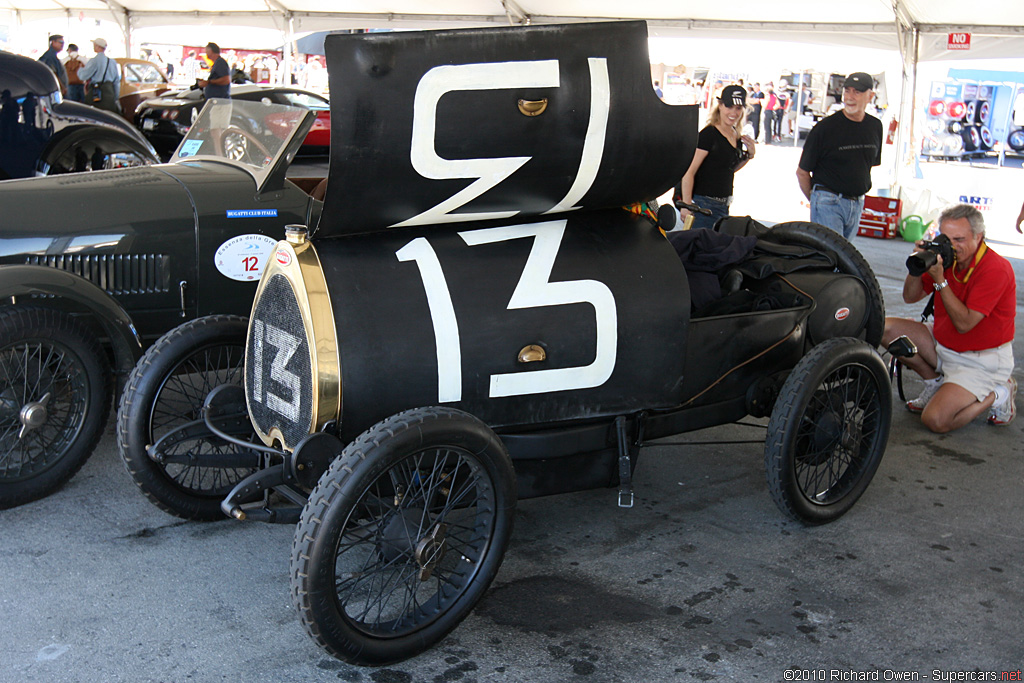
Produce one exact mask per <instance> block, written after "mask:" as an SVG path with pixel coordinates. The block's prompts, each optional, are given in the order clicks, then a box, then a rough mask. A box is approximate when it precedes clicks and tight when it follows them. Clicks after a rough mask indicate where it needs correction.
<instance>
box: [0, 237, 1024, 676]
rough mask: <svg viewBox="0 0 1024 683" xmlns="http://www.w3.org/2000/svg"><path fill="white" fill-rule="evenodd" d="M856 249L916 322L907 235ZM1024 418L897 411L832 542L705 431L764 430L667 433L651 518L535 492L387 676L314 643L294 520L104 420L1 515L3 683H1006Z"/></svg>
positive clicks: (1014, 659)
mask: <svg viewBox="0 0 1024 683" xmlns="http://www.w3.org/2000/svg"><path fill="white" fill-rule="evenodd" d="M855 243H856V245H857V246H858V247H859V248H860V249H861V250H862V251H863V252H864V254H865V255H866V257H867V259H868V260H869V262H870V263H871V264H872V266H873V267H874V269H875V271H876V274H877V275H878V277H879V280H880V282H881V284H882V287H883V291H884V294H885V298H886V303H887V306H888V309H889V312H890V313H891V314H899V315H916V313H917V309H918V307H917V306H914V307H908V306H904V305H903V304H902V303H900V302H899V292H900V288H901V286H902V281H903V273H904V267H903V261H904V259H905V257H906V255H907V254H908V253H909V247H908V245H906V244H905V243H902V242H896V241H882V240H871V239H866V238H857V239H856V242H855ZM995 248H996V249H997V250H998V249H999V245H998V244H997V245H995ZM1013 264H1014V268H1015V270H1016V273H1017V279H1018V293H1019V294H1018V308H1019V307H1020V306H1019V302H1020V297H1021V296H1022V295H1024V287H1022V284H1024V283H1021V277H1022V275H1024V262H1022V261H1019V260H1015V261H1013ZM1015 347H1016V352H1017V354H1016V355H1017V358H1018V359H1020V358H1024V349H1022V348H1021V342H1019V341H1018V342H1017V343H1016V344H1015ZM1017 374H1018V378H1019V379H1021V380H1024V373H1022V371H1021V369H1020V368H1018V370H1017ZM1022 384H1024V382H1022ZM909 388H910V390H911V392H913V391H914V390H915V386H913V385H912V386H910V387H909ZM1021 400H1022V399H1021V398H1018V401H1021ZM748 422H751V423H754V424H755V425H758V424H759V425H763V424H764V423H765V421H764V420H748ZM1022 426H1024V419H1022V420H1018V421H1016V422H1015V423H1013V424H1012V425H1010V426H1009V427H1006V428H993V427H990V426H988V425H986V424H983V423H982V422H978V423H975V424H972V425H969V426H967V427H965V428H964V429H962V430H960V431H958V432H955V433H952V434H949V435H945V436H936V435H933V434H931V433H929V432H928V431H926V430H925V429H924V428H923V427H922V426H921V424H920V421H919V419H918V418H917V417H916V416H913V415H911V414H909V413H907V412H906V411H904V410H902V409H897V410H896V411H895V415H894V419H893V425H892V434H891V437H890V439H889V445H888V450H887V452H886V456H885V458H884V459H883V460H882V463H881V466H880V468H879V470H878V473H877V474H876V476H875V478H874V481H873V482H872V484H871V486H870V487H869V488H868V490H867V491H866V493H865V494H864V496H863V497H862V498H861V500H860V501H859V502H858V503H857V505H856V506H855V507H854V508H853V509H852V510H851V511H850V512H849V513H848V514H847V515H846V516H844V517H843V518H842V519H840V520H838V521H837V522H835V523H833V524H830V525H826V526H823V527H813V528H810V527H804V526H802V525H801V524H799V523H797V522H794V521H791V520H789V519H788V518H787V517H785V516H784V515H783V514H782V513H781V512H780V511H779V510H778V509H777V508H776V507H775V505H774V504H773V503H772V500H771V498H770V496H769V494H768V491H767V486H766V483H765V478H764V466H763V453H762V450H763V449H762V446H761V444H760V443H739V444H717V445H716V444H708V443H705V442H709V441H748V440H753V441H757V442H760V441H762V440H763V439H764V434H765V432H764V429H763V428H762V427H760V426H738V425H731V426H725V427H718V428H714V429H709V430H704V431H700V432H694V433H691V434H687V435H685V436H683V437H678V438H674V439H671V441H672V442H673V443H674V444H675V445H662V446H658V445H651V446H649V447H646V448H644V449H643V451H642V452H641V456H640V462H639V466H638V468H637V472H636V479H635V490H636V505H635V507H633V508H632V509H620V508H618V507H616V505H615V499H616V496H615V492H614V491H613V490H607V489H602V490H594V491H587V492H581V493H574V494H566V495H560V496H553V497H548V498H541V499H534V500H526V501H522V502H521V503H520V504H519V506H518V508H517V510H516V513H515V531H514V534H513V537H512V541H511V546H510V548H509V550H508V553H507V554H506V557H505V561H504V564H503V565H502V568H501V570H500V572H499V573H498V576H497V578H496V580H495V582H494V584H493V585H492V587H491V589H490V590H489V592H488V593H487V594H486V595H485V596H484V598H483V599H482V601H481V602H480V603H479V605H478V606H477V608H476V609H475V610H474V611H473V613H472V614H471V615H470V616H469V617H468V618H467V619H466V620H465V621H464V622H463V623H462V624H461V625H460V626H459V627H458V628H457V629H456V630H455V631H454V632H453V633H452V634H450V635H449V636H448V637H447V638H445V639H444V640H443V641H442V642H441V643H440V644H438V645H437V646H435V647H434V648H432V649H430V650H428V651H427V652H426V653H424V654H422V655H420V656H418V657H415V658H413V659H411V660H408V661H405V662H402V663H399V664H395V665H391V666H387V667H383V668H378V669H371V668H359V667H353V666H349V665H346V664H342V663H341V662H338V661H336V660H334V659H332V658H331V657H329V656H327V655H326V654H324V653H323V652H322V651H321V650H319V649H318V648H317V646H316V645H315V644H314V643H313V641H312V640H311V639H310V638H308V637H307V636H306V634H305V632H304V631H303V629H302V627H301V625H300V623H299V619H298V613H297V612H296V610H295V608H294V607H293V606H292V602H291V597H290V594H289V569H288V562H289V557H290V548H291V543H292V537H293V532H294V528H293V527H291V526H270V525H263V524H260V523H255V522H237V521H233V520H227V519H225V520H223V521H219V522H213V523H195V522H184V521H182V520H179V519H177V518H174V517H171V516H169V515H167V514H165V513H163V512H161V511H159V510H157V509H156V508H155V507H153V506H152V505H151V504H150V503H148V502H147V501H146V499H145V498H144V497H143V496H142V495H141V493H140V492H139V491H138V490H137V489H136V488H135V485H134V484H133V483H132V482H131V480H130V479H129V477H128V475H127V473H126V472H125V470H124V467H123V466H122V464H121V462H120V458H119V456H118V454H117V451H116V445H115V441H114V437H113V427H112V425H108V427H107V431H106V434H105V436H104V439H103V441H102V442H101V444H100V447H99V448H98V450H97V451H96V453H95V454H94V456H93V457H92V458H91V460H90V461H89V462H88V463H87V464H86V466H85V467H84V469H83V470H82V471H81V472H80V473H79V474H78V475H77V476H76V477H75V478H74V479H73V480H72V481H71V482H70V483H69V484H68V485H66V486H65V487H64V488H63V489H62V490H60V491H58V492H57V493H55V494H54V495H52V496H50V497H49V498H47V499H45V500H42V501H38V502H35V503H32V504H29V505H25V506H22V507H19V508H15V509H11V510H4V511H0V529H2V533H0V642H2V646H0V681H3V682H8V681H10V682H18V683H21V682H23V681H46V682H51V681H52V682H58V681H69V682H71V681H73V682H79V681H131V682H135V681H140V682H141V681H160V682H186V681H337V680H341V681H348V682H370V681H372V682H374V683H411V682H413V681H417V682H419V681H423V682H447V681H464V682H467V683H468V682H470V681H508V682H516V683H519V682H522V681H537V682H545V683H546V682H555V681H577V680H578V681H587V682H591V681H592V682H595V683H596V682H604V681H630V682H633V681H645V682H650V683H656V682H660V681H715V680H723V681H785V680H819V681H820V680H870V678H864V676H877V678H875V680H972V679H970V678H966V677H964V676H963V675H962V674H961V672H968V674H969V672H975V673H974V675H975V678H974V679H973V680H983V679H981V678H978V674H979V673H989V672H995V674H996V676H997V678H994V679H990V680H1000V678H998V677H999V676H1001V675H1002V673H1003V672H1018V671H1019V670H1020V669H1021V667H1022V665H1024V645H1022V638H1021V636H1022V633H1024V629H1022V627H1021V613H1022V608H1024V580H1022V574H1021V568H1022V566H1024V518H1022V515H1021V510H1022V507H1024V506H1022V503H1024V493H1022V486H1021V482H1022V480H1024V453H1022V451H1024V446H1022V442H1021V428H1022ZM677 442H686V443H685V444H683V445H679V444H678V443H677ZM1012 675H1016V676H1018V677H1017V678H1012ZM914 676H917V677H918V678H916V679H915V678H914ZM1019 676H1020V674H1019V673H1011V677H1009V678H1002V680H1020V677H1019Z"/></svg>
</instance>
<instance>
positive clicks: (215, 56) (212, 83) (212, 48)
mask: <svg viewBox="0 0 1024 683" xmlns="http://www.w3.org/2000/svg"><path fill="white" fill-rule="evenodd" d="M206 54H207V56H209V57H210V59H212V60H213V65H212V66H211V67H210V76H209V78H207V79H205V80H204V79H200V80H199V87H200V88H202V89H203V97H204V98H205V99H208V100H209V99H212V98H214V97H225V98H230V97H231V69H230V67H228V63H227V61H226V60H225V59H224V58H223V57H221V56H220V46H219V45H217V43H209V44H208V45H207V46H206Z"/></svg>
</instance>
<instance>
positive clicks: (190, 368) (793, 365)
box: [118, 22, 892, 665]
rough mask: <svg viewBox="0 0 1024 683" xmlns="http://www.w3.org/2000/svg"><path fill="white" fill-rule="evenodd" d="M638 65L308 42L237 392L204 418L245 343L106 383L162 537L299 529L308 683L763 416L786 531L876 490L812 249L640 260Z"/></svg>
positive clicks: (657, 173) (406, 632) (867, 401)
mask: <svg viewBox="0 0 1024 683" xmlns="http://www.w3.org/2000/svg"><path fill="white" fill-rule="evenodd" d="M646 44H647V31H646V26H645V25H644V24H643V23H642V22H633V23H598V24H578V25H572V26H543V27H529V28H508V29H480V30H461V31H442V32H415V33H392V34H363V35H332V36H329V37H328V39H327V58H328V65H329V68H330V78H331V92H332V93H333V94H334V97H332V131H331V135H332V155H333V159H332V163H331V167H330V176H329V181H328V190H327V195H326V198H325V203H324V209H323V213H322V215H321V217H320V220H319V221H318V222H317V223H312V224H308V225H291V226H287V228H285V226H284V225H283V221H279V223H281V226H280V227H281V229H282V231H284V232H285V233H286V239H285V240H284V241H282V242H280V243H279V244H278V245H277V247H276V248H275V250H274V256H273V259H272V260H271V263H270V265H269V266H268V267H267V269H266V270H265V271H264V273H263V277H262V279H261V281H260V284H259V288H258V291H257V294H256V299H255V302H254V305H253V308H252V313H251V316H250V321H249V327H248V334H247V337H246V339H245V341H244V344H245V364H244V390H243V389H242V388H241V386H239V384H240V381H239V380H240V378H239V377H238V376H237V375H236V376H235V377H233V378H232V379H231V381H229V382H228V383H227V384H225V385H223V386H220V387H217V388H216V389H214V390H213V391H212V392H210V393H209V394H208V395H207V393H206V392H207V390H208V387H209V386H210V385H211V384H212V383H213V382H211V381H208V378H209V377H215V378H217V379H220V378H223V377H226V376H229V375H230V373H231V372H237V370H238V368H237V365H230V364H229V363H225V362H224V359H223V358H222V355H224V354H225V353H226V352H227V351H228V350H230V351H232V352H234V353H235V354H236V355H237V351H238V349H239V348H240V347H241V345H242V344H243V341H242V340H241V339H235V340H234V341H233V342H228V341H224V339H226V337H220V339H221V341H220V342H219V343H215V342H216V341H217V334H215V331H216V330H218V329H222V328H223V327H225V326H226V325H227V324H228V323H230V322H232V320H233V319H232V320H229V319H224V318H213V319H206V320H197V321H194V322H192V323H188V324H186V325H184V326H183V327H182V328H179V329H178V330H176V331H174V332H172V333H170V334H169V335H167V336H166V337H165V338H164V339H162V340H161V341H160V342H158V344H156V345H155V346H154V347H153V348H152V349H151V350H150V351H149V352H147V355H146V357H145V358H144V359H143V361H142V363H140V365H139V366H138V367H137V368H136V370H135V372H134V373H133V375H132V378H131V380H130V382H129V387H128V389H127V390H126V392H125V395H124V397H123V400H122V403H121V406H120V411H119V419H118V430H119V444H120V448H121V452H122V456H123V458H124V460H125V462H126V464H127V466H128V469H129V470H130V471H131V473H132V475H133V476H134V478H135V480H136V482H137V483H138V484H139V485H140V487H141V488H142V489H143V491H144V492H145V493H146V495H147V496H149V497H150V498H151V499H152V500H153V501H154V502H156V503H157V504H158V505H160V506H161V507H162V508H163V509H165V510H168V511H170V512H172V513H175V514H178V515H180V516H183V517H186V518H198V519H212V518H215V517H216V516H218V515H220V514H228V515H230V516H232V517H235V518H237V519H254V520H263V521H276V522H287V523H295V522H297V528H296V531H295V541H294V544H293V546H292V548H293V551H292V559H291V576H292V595H293V597H294V601H295V604H296V606H297V608H298V610H299V612H300V614H301V618H302V623H303V625H304V626H305V628H306V630H307V631H308V632H309V634H310V635H311V636H312V637H313V638H314V639H315V640H316V641H317V643H318V644H319V645H320V646H322V647H323V648H324V649H325V650H326V651H328V652H329V653H331V654H332V655H334V656H336V657H338V658H341V659H344V660H347V661H349V662H355V663H360V664H370V665H377V664H382V663H386V662H392V661H395V660H399V659H402V658H405V657H409V656H411V655H414V654H416V653H417V652H420V651H422V650H423V649H425V648H427V647H429V646H430V645H431V644H433V643H435V642H437V641H438V640H439V639H440V638H442V637H443V636H444V635H445V634H446V633H448V632H449V631H450V630H451V629H453V628H454V627H455V626H456V625H457V624H458V623H459V621H460V620H461V619H462V618H463V617H464V616H465V615H466V614H467V613H468V612H469V610H470V609H471V608H472V607H473V605H474V604H475V603H476V601H477V600H478V599H479V598H480V596H481V595H482V594H483V593H484V591H485V590H486V589H487V586H488V585H489V584H490V582H491V580H492V579H493V578H494V576H495V574H496V572H497V570H498V567H499V565H500V563H501V560H502V556H503V553H504V552H505V549H506V546H507V543H508V541H509V537H510V534H511V531H512V519H513V510H514V507H515V504H516V500H517V498H525V497H529V496H538V495H545V494H551V493H557V492H564V491H571V490H580V489H585V488H593V487H600V486H618V487H619V494H618V501H619V504H620V505H622V506H626V507H628V506H630V505H631V504H632V491H631V488H630V482H631V477H632V472H633V467H634V466H635V464H636V460H637V455H638V452H639V450H640V448H641V447H642V446H643V445H644V444H645V443H646V442H647V441H649V440H651V439H657V438H659V437H664V436H666V435H672V434H678V433H682V432H687V431H691V430H696V429H700V428H703V427H707V426H710V425H717V424H723V423H728V422H732V421H735V420H737V419H740V418H742V417H743V416H745V415H748V414H752V415H755V416H768V415H770V416H771V418H770V421H769V423H768V436H767V439H766V443H765V456H764V457H765V465H766V471H767V478H768V482H769V488H770V491H771V495H772V497H773V498H774V500H775V502H776V503H777V504H778V505H779V507H780V508H781V509H782V510H783V511H784V512H785V513H787V514H789V515H791V516H793V517H795V518H796V519H798V520H801V521H803V522H805V523H807V524H820V523H824V522H829V521H832V520H834V519H836V518H838V517H839V516H841V515H842V514H844V513H845V512H846V511H847V510H849V509H850V507H851V506H852V505H853V504H854V502H855V501H856V500H857V499H858V497H859V496H860V495H861V494H862V493H863V492H864V490H865V488H866V487H867V486H868V484H869V482H870V480H871V478H872V476H873V475H874V473H875V471H876V469H877V467H878V465H879V462H880V460H881V458H882V456H883V453H884V451H885V446H886V441H887V439H888V433H889V423H890V418H891V412H892V403H891V395H890V390H889V385H888V376H887V374H886V368H885V366H884V364H883V362H882V360H881V357H880V356H879V355H878V353H877V352H876V350H875V346H876V345H877V344H878V342H879V340H880V337H881V332H882V324H883V319H884V311H883V304H882V297H881V292H880V291H879V288H878V283H877V281H876V280H875V277H874V274H873V273H872V271H871V268H870V267H869V266H868V264H867V263H866V262H865V261H864V259H863V258H862V257H861V256H860V254H859V253H858V252H857V251H856V250H855V249H854V248H853V247H852V246H851V245H850V244H849V243H848V242H846V241H845V240H844V239H843V238H842V237H841V236H839V235H837V234H836V233H834V232H832V231H829V230H827V229H825V228H822V227H821V226H816V225H813V224H810V223H793V224H782V225H777V226H775V227H774V228H772V229H770V230H768V229H766V228H763V227H761V226H759V225H758V224H757V223H755V222H754V221H751V220H749V219H732V220H727V221H723V222H721V223H720V224H719V225H718V229H717V231H714V232H713V233H712V232H707V231H706V232H703V233H700V234H699V235H697V234H696V233H697V232H698V231H693V232H694V233H695V236H696V237H699V238H701V239H697V240H695V241H691V239H692V238H691V236H689V235H686V234H683V235H680V234H679V233H671V234H670V235H669V239H666V236H665V235H664V234H663V233H662V232H661V230H659V227H658V222H657V221H656V220H653V219H652V218H651V216H650V215H649V214H650V212H649V209H650V208H651V207H650V205H649V204H647V202H649V201H650V200H652V199H653V198H655V197H657V196H659V194H660V193H662V192H664V191H666V190H667V189H668V188H670V187H671V186H672V185H673V184H674V183H675V182H676V181H677V180H678V179H679V178H680V177H681V176H682V174H683V171H684V170H685V169H686V167H687V165H688V164H689V160H690V158H691V156H692V154H693V150H694V147H695V142H696V133H697V120H696V119H697V112H696V107H693V106H682V107H672V106H669V105H666V104H664V103H663V102H661V101H660V100H659V99H658V98H657V97H656V96H655V95H654V93H653V91H652V88H651V84H650V71H649V65H648V56H647V49H646ZM623 207H625V208H623ZM671 211H672V209H671V208H670V209H669V212H670V213H671ZM712 236H715V238H716V240H719V239H721V240H724V241H728V242H729V243H730V244H736V243H739V244H743V245H747V246H749V251H747V252H746V253H745V254H744V255H743V256H742V257H741V258H739V259H737V260H736V261H735V262H734V263H731V265H729V266H728V267H723V268H722V269H721V271H712V272H705V273H704V276H705V277H703V278H700V279H701V280H704V281H705V284H706V281H707V279H708V277H710V279H711V280H712V282H711V285H712V286H717V287H718V289H719V291H718V294H717V296H714V297H712V299H711V300H710V301H709V302H704V303H702V304H701V305H700V308H699V309H698V308H696V307H694V305H693V303H692V301H691V299H693V294H694V288H693V287H691V278H690V277H689V275H691V274H693V273H690V272H689V271H690V270H693V271H694V272H696V270H697V268H696V266H694V267H692V268H691V267H688V266H684V265H683V261H682V260H681V255H682V253H683V252H684V251H686V248H687V245H689V247H693V248H696V249H698V250H699V249H700V247H701V242H702V241H703V238H705V237H707V238H710V237H712ZM673 247H675V248H673ZM703 253H704V252H702V254H703ZM697 260H698V261H699V260H700V259H697ZM196 340H199V342H198V343H197V342H196ZM257 437H258V438H257Z"/></svg>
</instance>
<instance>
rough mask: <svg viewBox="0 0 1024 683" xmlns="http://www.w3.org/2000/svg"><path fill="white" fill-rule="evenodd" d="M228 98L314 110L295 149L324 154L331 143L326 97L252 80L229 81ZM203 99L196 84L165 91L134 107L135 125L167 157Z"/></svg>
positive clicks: (190, 123) (193, 117) (196, 114)
mask: <svg viewBox="0 0 1024 683" xmlns="http://www.w3.org/2000/svg"><path fill="white" fill-rule="evenodd" d="M231 99H232V100H243V101H247V102H266V103H268V104H284V105H289V106H292V107H302V108H303V109H309V110H310V111H312V112H315V114H316V119H315V121H314V122H313V128H312V129H310V131H309V133H308V134H307V135H306V139H305V140H304V141H303V143H302V147H300V148H299V153H301V154H327V153H328V151H329V150H330V145H331V105H330V103H329V102H328V101H327V98H325V97H323V96H322V95H318V94H316V93H314V92H310V91H308V90H302V89H299V88H286V87H279V86H268V85H259V84H256V83H244V84H233V85H232V86H231ZM204 104H206V100H205V99H203V91H202V90H201V89H199V88H196V87H191V88H185V89H182V90H177V91H174V92H169V93H165V94H164V95H163V96H161V97H157V98H153V99H149V100H146V101H145V102H143V103H141V104H140V105H139V106H138V108H137V109H136V110H135V119H134V121H135V125H136V126H137V127H138V128H139V130H141V131H142V134H143V135H145V136H146V137H147V138H148V139H149V141H150V142H151V143H153V147H155V148H156V150H157V152H158V153H159V154H160V156H161V158H164V159H166V158H169V157H170V155H171V154H172V153H173V152H174V150H175V149H177V148H178V143H180V142H181V139H182V138H183V137H184V136H185V133H187V132H188V129H189V126H191V125H192V122H193V121H195V120H196V117H197V116H198V115H199V112H200V111H201V110H202V108H203V105H204Z"/></svg>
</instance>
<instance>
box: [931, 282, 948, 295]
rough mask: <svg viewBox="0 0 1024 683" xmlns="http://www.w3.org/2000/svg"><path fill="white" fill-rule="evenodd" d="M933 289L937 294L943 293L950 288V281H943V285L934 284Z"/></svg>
mask: <svg viewBox="0 0 1024 683" xmlns="http://www.w3.org/2000/svg"><path fill="white" fill-rule="evenodd" d="M932 287H934V288H935V291H936V292H941V291H942V290H944V289H945V288H946V287H949V280H943V281H942V282H941V283H937V282H933V283H932Z"/></svg>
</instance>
